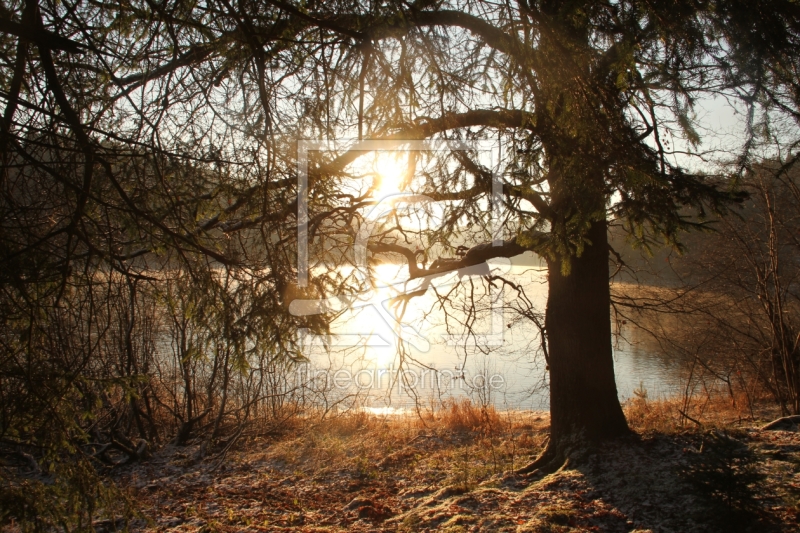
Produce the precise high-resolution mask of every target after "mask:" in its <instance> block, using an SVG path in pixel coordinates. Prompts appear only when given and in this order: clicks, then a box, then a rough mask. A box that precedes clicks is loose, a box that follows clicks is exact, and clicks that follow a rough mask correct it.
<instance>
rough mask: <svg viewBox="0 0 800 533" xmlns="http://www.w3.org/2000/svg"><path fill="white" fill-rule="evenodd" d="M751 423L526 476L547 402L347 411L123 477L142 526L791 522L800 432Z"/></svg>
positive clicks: (147, 465) (616, 526) (178, 456)
mask: <svg viewBox="0 0 800 533" xmlns="http://www.w3.org/2000/svg"><path fill="white" fill-rule="evenodd" d="M636 414H637V413H630V412H629V419H631V420H634V419H636ZM638 414H639V415H641V413H638ZM662 414H663V413H662ZM683 422H685V421H683ZM753 422H756V421H753V420H751V421H750V423H749V424H748V423H747V421H739V422H737V423H735V424H728V425H727V426H721V425H720V424H714V425H703V426H697V425H695V424H691V425H692V426H693V427H692V428H687V427H683V426H680V425H675V427H673V428H672V429H671V430H668V431H665V430H663V429H645V430H643V431H641V430H640V432H639V434H638V435H637V436H635V437H632V438H630V439H626V440H624V441H619V442H615V443H610V444H609V445H607V446H604V447H602V448H601V449H599V450H595V451H594V453H591V454H586V455H584V456H581V455H576V456H574V457H573V458H572V459H571V460H570V461H569V462H568V463H567V464H566V465H565V466H564V467H563V468H562V469H561V470H559V471H557V472H555V473H551V474H549V475H543V474H541V473H534V474H533V475H530V476H520V475H516V474H515V473H514V471H515V470H517V469H519V468H520V467H522V466H524V465H525V464H526V462H528V461H530V460H531V458H533V457H535V456H536V454H537V453H538V452H539V451H541V449H542V448H543V446H544V444H545V443H546V439H547V427H548V418H547V414H546V413H532V412H524V413H523V412H514V413H497V412H494V411H493V410H485V409H484V410H481V409H479V408H476V407H471V406H468V405H467V406H463V405H462V406H461V407H460V408H455V409H453V408H451V409H450V410H448V411H445V412H443V413H442V414H440V416H439V417H430V418H429V419H428V420H424V419H423V420H420V419H418V418H417V419H398V418H391V419H380V418H374V417H369V416H367V415H348V416H345V417H341V418H337V419H333V420H330V421H327V422H322V423H319V424H314V425H312V426H310V427H305V428H302V430H300V433H299V436H297V434H295V436H294V437H291V438H290V437H286V436H284V437H277V438H276V437H273V438H269V439H266V438H253V439H251V440H250V441H248V442H244V443H242V444H241V445H239V448H238V450H232V451H230V452H228V453H227V454H226V455H225V456H224V457H221V456H219V454H217V455H213V454H203V453H202V452H201V450H203V449H204V447H203V446H201V444H199V443H194V444H191V445H189V446H186V447H181V448H177V447H171V446H168V447H165V448H163V449H162V450H160V451H159V452H157V453H156V454H155V455H154V456H153V457H152V458H151V459H150V460H149V461H147V462H144V463H141V464H136V465H130V466H126V467H122V468H120V469H119V470H118V472H117V473H116V474H115V476H116V480H117V483H118V484H119V485H120V486H122V487H123V488H124V489H125V490H127V491H128V493H129V494H130V496H131V498H132V500H133V501H136V502H138V504H139V506H140V509H141V513H142V518H140V519H138V520H135V521H134V522H133V523H132V524H131V526H132V529H133V530H140V531H141V530H147V531H176V532H177V531H186V532H189V531H231V532H233V531H294V532H300V531H365V532H366V531H448V532H452V533H455V532H467V531H512V532H542V533H544V532H577V531H609V532H616V531H619V532H632V531H638V532H644V531H653V532H660V531H664V532H666V531H676V532H686V531H797V530H799V529H800V522H798V520H799V519H800V433H797V432H796V431H765V430H760V429H758V427H759V426H758V424H754V423H753ZM790 429H796V428H790ZM98 529H103V528H102V527H101V528H98Z"/></svg>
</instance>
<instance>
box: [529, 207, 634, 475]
mask: <svg viewBox="0 0 800 533" xmlns="http://www.w3.org/2000/svg"><path fill="white" fill-rule="evenodd" d="M586 237H587V238H588V239H589V240H590V241H591V243H592V245H591V246H587V247H586V248H585V249H584V251H583V253H582V254H581V256H580V257H573V258H571V268H570V272H569V274H568V275H566V276H565V275H563V274H562V271H561V262H560V261H552V262H549V263H548V268H549V296H548V300H547V313H546V316H545V327H546V330H547V341H548V348H549V350H548V352H549V367H550V420H551V426H550V443H549V445H548V448H547V450H546V451H545V453H544V454H543V455H542V456H541V457H540V459H539V460H537V461H536V462H534V463H533V464H532V465H529V467H526V468H525V469H523V471H531V470H534V469H536V468H540V467H545V468H547V465H550V466H551V467H552V466H559V465H560V464H562V463H563V462H564V460H565V459H566V458H567V457H568V456H569V454H570V452H571V451H573V450H577V449H582V448H584V447H585V446H586V445H589V444H592V443H596V442H599V441H602V440H607V439H611V438H615V437H620V436H623V435H627V434H629V433H630V430H629V429H628V424H627V422H626V421H625V416H624V415H623V413H622V408H621V407H620V403H619V398H618V397H617V386H616V381H615V379H614V360H613V356H612V351H611V311H610V307H611V306H610V304H611V301H610V291H609V280H608V277H609V269H608V235H607V226H606V222H605V221H600V222H595V223H594V224H592V227H591V229H590V231H589V233H588V234H587V235H586Z"/></svg>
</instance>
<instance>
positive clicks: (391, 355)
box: [293, 258, 681, 413]
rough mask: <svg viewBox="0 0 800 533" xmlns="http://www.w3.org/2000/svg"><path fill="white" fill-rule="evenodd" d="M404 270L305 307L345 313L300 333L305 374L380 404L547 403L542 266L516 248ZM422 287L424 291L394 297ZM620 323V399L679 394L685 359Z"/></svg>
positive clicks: (539, 406)
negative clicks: (443, 267) (412, 274)
mask: <svg viewBox="0 0 800 533" xmlns="http://www.w3.org/2000/svg"><path fill="white" fill-rule="evenodd" d="M405 272H406V269H405V268H404V267H401V266H398V265H394V264H387V265H379V266H378V267H377V268H376V273H377V278H378V280H377V282H376V283H375V286H376V287H375V290H374V291H372V292H371V293H369V294H365V295H363V297H362V298H359V299H358V300H355V301H352V302H343V301H342V300H340V299H336V298H332V299H329V300H328V301H326V302H324V303H323V304H321V305H317V307H316V308H314V306H313V305H311V304H309V305H307V306H306V307H305V311H304V312H305V313H313V312H317V311H319V310H321V309H323V308H326V309H333V310H335V311H337V312H339V313H341V314H340V315H339V316H338V317H337V318H336V319H335V320H334V321H333V323H332V326H331V331H332V335H331V336H330V337H327V338H322V337H317V336H313V335H304V336H303V346H304V349H303V353H304V355H306V356H307V357H308V359H309V361H310V363H309V364H308V365H307V366H306V367H305V368H304V370H303V372H305V373H306V375H314V376H316V377H317V378H318V379H322V380H327V381H326V383H328V387H330V388H331V390H332V391H333V392H334V393H336V392H338V393H339V394H340V395H341V396H342V397H344V396H348V395H356V396H358V398H359V401H360V402H362V404H363V405H364V407H365V408H367V409H370V410H372V411H374V412H383V413H391V412H404V411H406V410H408V409H409V408H411V407H413V406H415V405H422V406H427V405H430V404H432V403H435V402H438V401H441V400H446V399H448V398H453V397H470V398H471V399H472V400H473V401H475V402H478V403H488V404H492V405H494V406H495V407H496V408H498V409H530V410H547V409H548V390H547V370H546V365H545V362H544V357H543V352H542V349H541V343H540V336H539V330H538V328H537V326H536V322H535V320H538V321H539V323H543V315H544V310H545V303H546V298H547V283H546V281H547V274H546V270H545V269H543V268H541V267H538V266H536V265H535V263H533V264H532V262H531V261H530V260H529V259H527V260H526V259H524V258H522V259H520V258H515V259H513V260H507V259H499V260H495V261H491V262H490V263H489V264H488V266H487V265H479V266H478V267H472V268H471V269H465V270H462V271H459V272H456V273H451V274H449V275H443V276H437V277H435V278H429V279H425V280H415V281H413V282H406V281H405V277H404V274H405ZM487 279H491V283H489V282H488V281H487ZM459 280H460V282H461V283H457V281H459ZM423 289H427V291H426V292H425V293H424V294H422V295H419V296H415V297H413V298H408V299H406V300H401V301H398V300H394V301H393V300H392V298H396V297H398V296H400V297H401V298H402V296H403V295H407V294H408V293H409V292H414V291H417V292H422V290H423ZM293 305H294V304H293ZM297 309H300V307H295V310H297ZM313 309H316V311H314V310H313ZM398 319H399V320H398ZM613 326H616V324H613ZM620 326H621V330H620V332H621V335H615V336H614V337H613V338H612V343H613V347H614V367H615V372H616V379H617V390H618V391H619V397H620V400H622V401H624V400H626V399H628V398H631V397H632V396H633V395H634V391H636V390H637V389H638V390H646V391H647V393H648V396H649V397H651V398H653V397H668V396H671V395H673V394H675V393H676V392H677V391H678V390H679V387H680V378H681V376H680V368H679V366H678V365H677V364H674V363H672V362H670V361H669V360H668V359H667V358H666V357H665V356H663V355H662V354H661V353H660V352H659V350H658V349H657V345H655V343H653V342H651V341H650V339H648V338H647V337H646V335H645V334H644V333H642V332H640V331H638V330H636V329H635V328H633V327H631V326H629V325H620ZM614 329H615V331H616V327H615V328H614Z"/></svg>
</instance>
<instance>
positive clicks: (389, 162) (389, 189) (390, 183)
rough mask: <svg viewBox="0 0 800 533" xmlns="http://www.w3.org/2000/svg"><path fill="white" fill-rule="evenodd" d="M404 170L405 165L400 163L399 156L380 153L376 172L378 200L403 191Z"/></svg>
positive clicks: (376, 196) (376, 162)
mask: <svg viewBox="0 0 800 533" xmlns="http://www.w3.org/2000/svg"><path fill="white" fill-rule="evenodd" d="M404 170H405V167H404V165H403V164H401V163H400V161H399V157H395V156H390V155H388V154H379V155H378V157H376V160H375V174H376V180H377V185H376V187H375V198H376V199H377V200H380V199H382V198H385V197H387V196H391V195H393V194H397V193H399V192H402V190H403V171H404Z"/></svg>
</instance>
